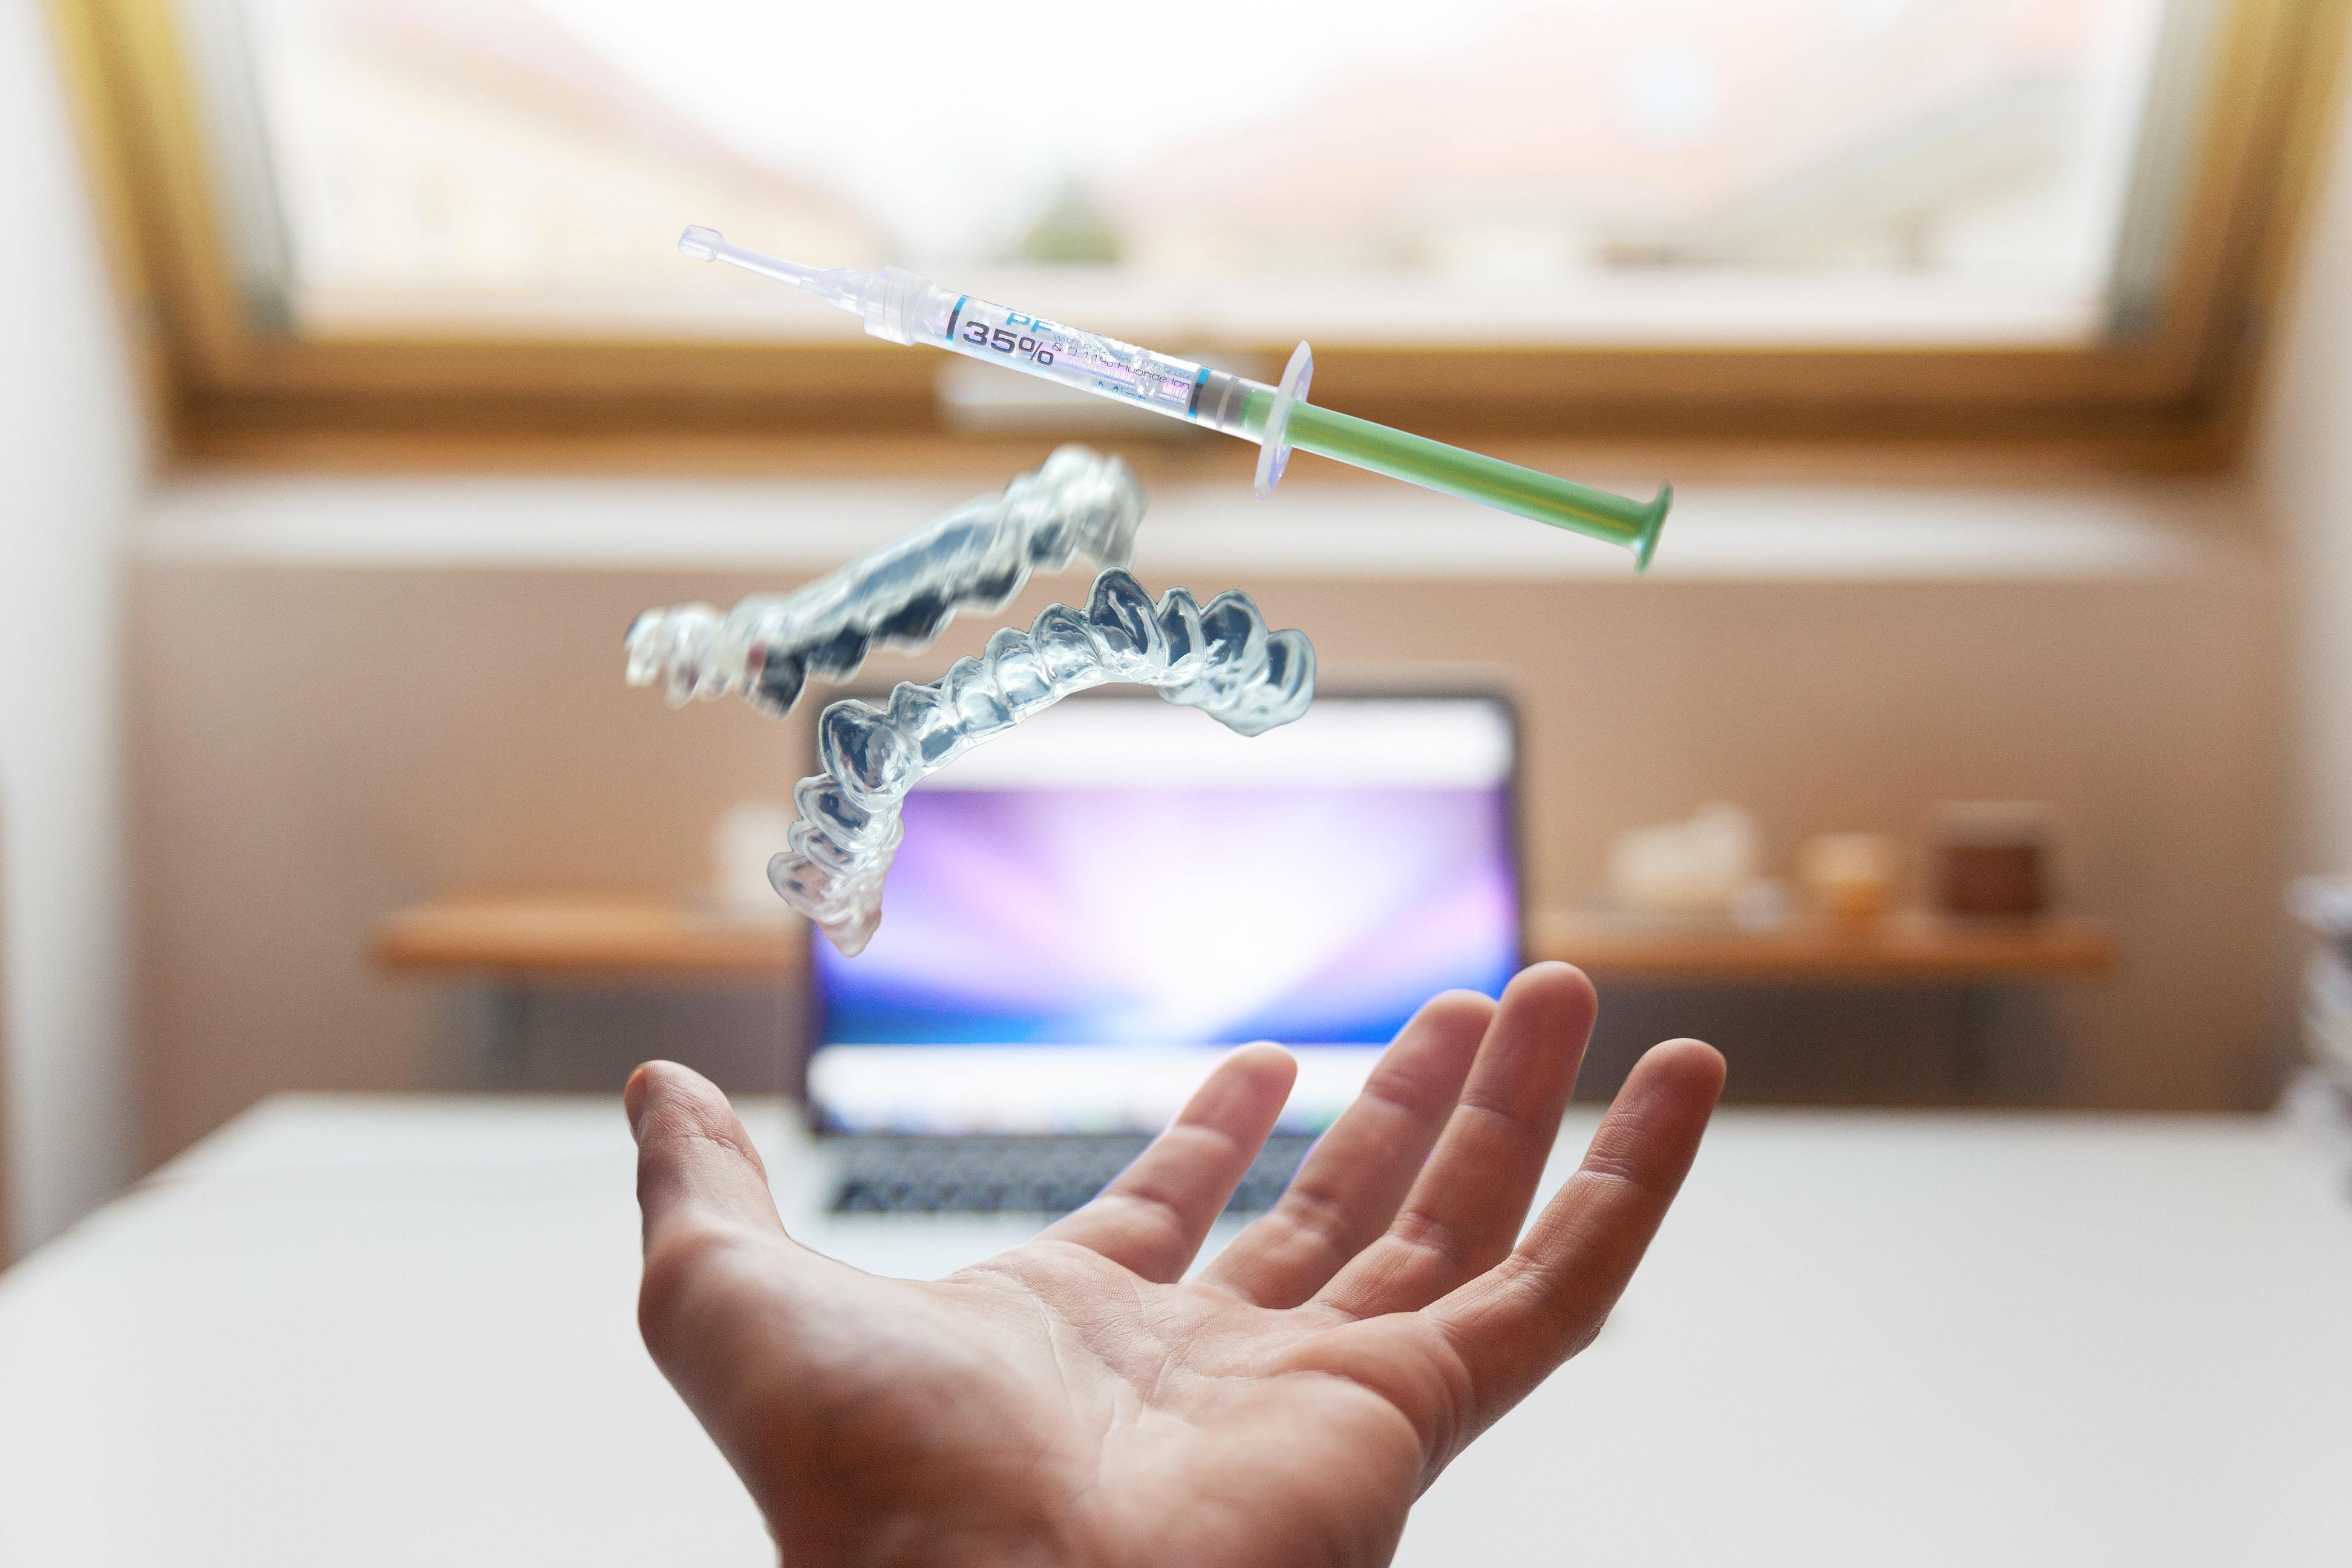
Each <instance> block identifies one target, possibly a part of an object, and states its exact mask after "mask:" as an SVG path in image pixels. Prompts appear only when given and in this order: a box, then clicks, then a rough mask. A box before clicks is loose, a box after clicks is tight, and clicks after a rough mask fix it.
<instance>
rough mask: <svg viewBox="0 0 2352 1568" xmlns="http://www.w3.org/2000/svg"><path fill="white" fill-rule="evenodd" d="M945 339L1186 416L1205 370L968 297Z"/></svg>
mask: <svg viewBox="0 0 2352 1568" xmlns="http://www.w3.org/2000/svg"><path fill="white" fill-rule="evenodd" d="M947 342H948V345H949V346H950V347H951V348H953V349H955V350H956V352H958V353H964V354H969V355H971V357H972V358H974V359H1002V360H1004V361H1007V362H1009V363H1011V364H1012V366H1013V369H1015V370H1025V371H1027V372H1028V373H1029V374H1032V375H1041V376H1044V377H1045V378H1046V379H1047V380H1049V381H1058V382H1060V383H1062V384H1064V385H1066V386H1074V387H1076V388H1077V389H1079V390H1080V391H1082V392H1094V393H1101V394H1106V395H1109V396H1112V397H1116V398H1118V399H1120V400H1121V401H1122V402H1127V403H1136V404H1140V405H1143V406H1144V407H1146V408H1149V409H1151V410H1153V411H1154V412H1155V413H1160V414H1172V415H1174V416H1176V417H1178V418H1180V419H1181V418H1185V417H1187V416H1189V415H1190V414H1191V412H1192V389H1193V385H1194V384H1195V383H1196V382H1198V381H1199V379H1200V376H1201V367H1200V366H1199V365H1197V364H1193V363H1190V362H1188V361H1185V360H1181V359H1171V358H1169V357H1168V356H1167V355H1166V354H1156V353H1152V352H1151V351H1150V350H1149V349H1140V348H1138V347H1136V346H1135V345H1134V344H1133V343H1123V342H1119V341H1118V339H1117V338H1106V337H1103V336H1100V335H1099V334H1097V333H1095V332H1085V331H1079V330H1078V329H1077V328H1076V327H1066V326H1063V325H1062V324H1061V323H1060V322H1058V321H1046V320H1045V319H1043V318H1042V317H1038V316H1030V315H1024V314H1023V313H1022V312H1021V311H1019V310H1006V309H1005V308H1004V307H1003V306H1002V305H992V304H990V303H989V302H988V301H987V300H974V299H971V297H970V296H966V297H965V298H964V299H962V300H958V301H957V302H956V309H955V310H954V311H953V312H952V313H951V314H950V317H949V325H948V337H947Z"/></svg>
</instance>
